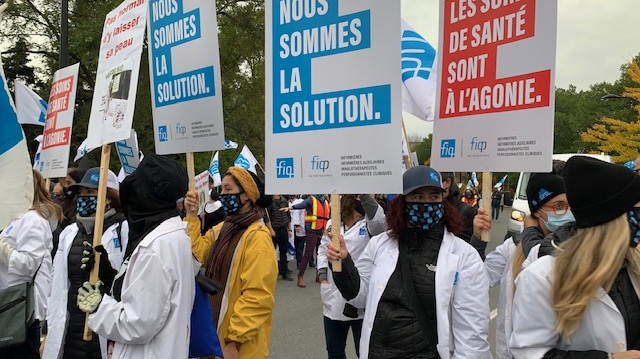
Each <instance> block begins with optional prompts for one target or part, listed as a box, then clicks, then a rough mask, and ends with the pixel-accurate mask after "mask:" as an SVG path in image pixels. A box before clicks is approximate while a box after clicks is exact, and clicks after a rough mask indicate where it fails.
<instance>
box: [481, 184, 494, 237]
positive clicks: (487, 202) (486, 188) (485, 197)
mask: <svg viewBox="0 0 640 359" xmlns="http://www.w3.org/2000/svg"><path fill="white" fill-rule="evenodd" d="M491 184H492V179H491V172H482V208H484V209H485V210H486V211H487V213H489V214H490V215H491ZM480 239H482V241H484V242H489V241H491V231H482V236H481V238H480Z"/></svg>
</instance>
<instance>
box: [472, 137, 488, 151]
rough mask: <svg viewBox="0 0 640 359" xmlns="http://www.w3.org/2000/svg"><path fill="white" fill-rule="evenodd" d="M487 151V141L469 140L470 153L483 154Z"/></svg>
mask: <svg viewBox="0 0 640 359" xmlns="http://www.w3.org/2000/svg"><path fill="white" fill-rule="evenodd" d="M486 149H487V141H480V140H479V139H478V137H474V138H472V139H471V151H480V152H483V151H484V150H486Z"/></svg>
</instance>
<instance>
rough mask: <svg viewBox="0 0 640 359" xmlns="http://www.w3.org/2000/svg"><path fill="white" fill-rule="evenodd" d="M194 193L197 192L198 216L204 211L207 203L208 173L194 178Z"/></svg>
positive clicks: (205, 172)
mask: <svg viewBox="0 0 640 359" xmlns="http://www.w3.org/2000/svg"><path fill="white" fill-rule="evenodd" d="M196 191H197V192H198V214H200V213H202V211H204V205H205V204H207V201H209V171H208V170H207V171H204V172H202V173H200V174H198V175H197V176H196Z"/></svg>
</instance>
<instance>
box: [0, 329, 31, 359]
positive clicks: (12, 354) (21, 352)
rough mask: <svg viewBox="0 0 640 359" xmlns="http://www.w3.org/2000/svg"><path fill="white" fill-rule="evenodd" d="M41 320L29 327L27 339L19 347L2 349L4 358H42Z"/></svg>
mask: <svg viewBox="0 0 640 359" xmlns="http://www.w3.org/2000/svg"><path fill="white" fill-rule="evenodd" d="M39 349H40V321H39V320H36V321H35V322H34V323H33V324H31V325H30V326H29V327H28V328H27V340H26V341H25V343H24V344H22V345H19V346H17V347H12V348H5V349H0V358H2V359H40V353H39V351H38V350H39Z"/></svg>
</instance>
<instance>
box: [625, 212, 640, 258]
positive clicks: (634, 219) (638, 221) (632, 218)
mask: <svg viewBox="0 0 640 359" xmlns="http://www.w3.org/2000/svg"><path fill="white" fill-rule="evenodd" d="M627 218H628V219H629V231H630V232H631V242H630V244H629V245H630V246H631V247H634V248H635V247H637V246H638V242H640V208H638V207H634V208H631V210H629V212H628V213H627Z"/></svg>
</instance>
